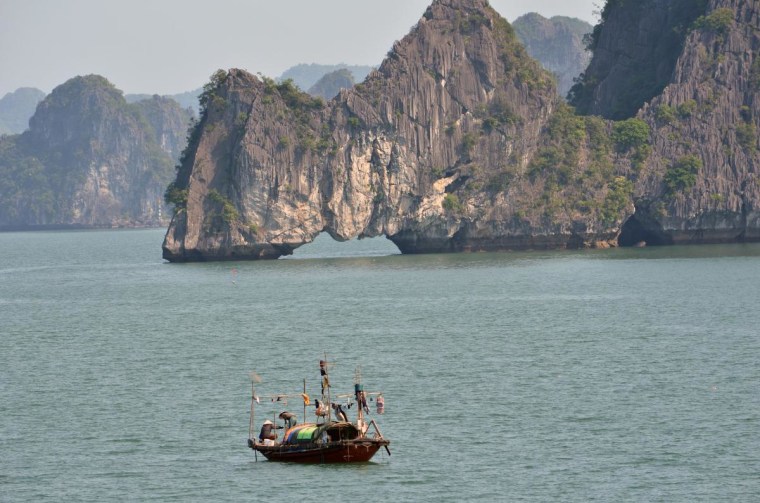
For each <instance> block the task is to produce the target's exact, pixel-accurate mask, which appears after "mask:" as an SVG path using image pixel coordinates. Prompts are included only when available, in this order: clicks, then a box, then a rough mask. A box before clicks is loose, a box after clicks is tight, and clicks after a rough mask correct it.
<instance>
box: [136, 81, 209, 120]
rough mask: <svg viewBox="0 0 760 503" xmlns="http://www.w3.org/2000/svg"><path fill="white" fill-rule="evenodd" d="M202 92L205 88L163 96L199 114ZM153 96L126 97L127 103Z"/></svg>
mask: <svg viewBox="0 0 760 503" xmlns="http://www.w3.org/2000/svg"><path fill="white" fill-rule="evenodd" d="M202 92H203V89H201V88H198V89H195V90H194V91H187V92H184V93H179V94H164V95H163V97H164V98H171V99H173V100H174V101H176V102H177V103H179V105H180V106H181V107H182V108H191V109H192V110H193V112H195V115H196V116H197V115H198V114H199V113H200V112H199V109H198V96H200V95H201V93H202ZM153 96H154V95H153V94H125V95H124V99H125V100H127V103H136V102H138V101H142V100H147V99H151V98H152V97H153Z"/></svg>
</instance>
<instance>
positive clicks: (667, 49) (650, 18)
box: [570, 0, 707, 120]
mask: <svg viewBox="0 0 760 503" xmlns="http://www.w3.org/2000/svg"><path fill="white" fill-rule="evenodd" d="M706 4H707V0H637V1H635V2H630V1H625V0H607V3H606V4H605V6H604V9H603V10H602V20H601V22H600V23H599V24H598V25H597V26H596V27H595V28H594V31H593V33H592V41H591V47H590V48H591V50H592V51H593V54H594V57H593V59H592V61H591V64H590V65H589V67H588V68H587V69H586V71H585V72H584V73H583V75H582V76H581V78H580V82H579V83H578V84H576V85H575V86H574V87H573V88H572V89H571V91H570V103H571V104H573V105H574V106H576V107H577V109H578V111H579V112H581V113H586V114H594V115H601V116H603V117H606V118H609V119H616V120H619V119H626V118H629V117H633V116H634V115H636V112H637V111H638V110H639V108H641V106H642V105H644V103H646V102H647V101H649V100H650V99H652V98H653V97H655V96H657V95H658V94H660V93H661V92H662V90H663V88H664V87H665V86H666V85H667V84H668V83H669V82H670V79H671V77H672V74H673V69H674V66H675V64H676V60H677V59H678V57H679V55H680V54H681V50H682V48H683V46H684V40H685V38H686V36H687V34H688V33H689V30H690V28H691V25H692V23H693V22H694V20H695V19H696V18H697V17H699V16H701V15H703V14H704V13H705V9H706Z"/></svg>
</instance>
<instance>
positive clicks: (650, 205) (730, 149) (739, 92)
mask: <svg viewBox="0 0 760 503" xmlns="http://www.w3.org/2000/svg"><path fill="white" fill-rule="evenodd" d="M692 26H693V29H692V30H691V31H690V33H689V34H688V36H687V38H686V42H685V45H684V47H685V49H684V50H683V51H682V53H681V54H680V56H679V58H678V60H677V62H676V64H675V67H674V71H673V76H672V78H671V81H670V82H669V84H668V85H667V87H665V89H664V90H663V92H662V93H661V94H660V95H659V96H658V97H656V98H655V99H653V100H652V101H651V102H650V103H648V104H647V105H646V106H645V107H644V108H643V109H642V110H641V111H640V112H639V116H640V117H642V118H643V119H645V120H646V121H647V122H648V123H649V124H650V125H651V126H652V130H653V134H652V147H653V153H652V156H651V158H650V162H649V163H648V164H647V165H646V168H645V169H644V171H643V172H642V174H641V177H640V178H639V181H638V183H637V184H636V190H635V197H636V199H637V202H636V206H637V211H636V215H635V216H634V218H633V219H632V222H631V225H633V226H639V227H640V232H639V233H640V234H641V235H640V236H639V237H642V236H643V237H642V239H644V240H646V238H647V237H649V241H651V242H655V243H656V242H662V243H712V242H727V241H746V240H750V241H756V240H758V239H760V136H758V130H759V128H760V31H759V30H758V27H760V4H758V2H752V1H745V0H712V1H711V2H709V5H708V7H707V10H706V12H705V14H704V15H702V16H700V17H699V18H697V19H696V20H695V21H694V23H693V25H692ZM632 234H634V235H635V234H636V233H635V232H633V233H632ZM622 238H623V239H626V236H625V235H624V236H622ZM629 239H635V238H629Z"/></svg>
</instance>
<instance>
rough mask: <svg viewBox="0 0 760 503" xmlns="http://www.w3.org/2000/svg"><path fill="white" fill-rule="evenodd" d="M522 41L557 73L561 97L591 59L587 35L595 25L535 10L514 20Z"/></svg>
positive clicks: (545, 65) (536, 57)
mask: <svg viewBox="0 0 760 503" xmlns="http://www.w3.org/2000/svg"><path fill="white" fill-rule="evenodd" d="M512 26H513V27H514V29H515V32H516V33H517V36H518V38H519V39H520V41H521V42H522V43H523V45H525V48H526V49H527V50H528V54H530V55H531V56H532V57H533V58H535V59H537V60H538V61H539V62H540V63H541V64H542V65H543V67H544V68H546V69H547V70H549V71H550V72H552V73H554V74H555V75H556V76H557V87H558V91H559V93H560V95H561V96H566V95H567V92H568V91H569V90H570V88H571V87H572V86H573V79H574V78H576V77H578V76H579V75H580V74H581V73H582V72H583V71H584V70H585V69H586V67H587V66H588V64H589V62H590V61H591V53H590V52H588V51H587V50H586V47H585V44H584V43H583V36H584V35H586V34H587V33H591V31H592V30H593V29H594V28H593V26H591V25H590V24H588V23H587V22H585V21H581V20H580V19H576V18H572V17H564V16H554V17H553V18H551V19H546V18H545V17H543V16H541V15H540V14H536V13H535V12H531V13H529V14H525V15H524V16H520V17H519V18H517V19H516V20H515V22H514V23H512Z"/></svg>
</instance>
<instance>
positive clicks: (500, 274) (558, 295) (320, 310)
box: [0, 230, 760, 502]
mask: <svg viewBox="0 0 760 503" xmlns="http://www.w3.org/2000/svg"><path fill="white" fill-rule="evenodd" d="M162 239H163V231H161V230H137V231H136V230H130V231H97V232H94V231H93V232H38V233H6V234H0V500H2V501H92V502H103V501H124V500H129V501H146V500H156V501H182V502H185V501H260V500H267V501H314V500H316V499H318V498H328V499H329V500H331V501H337V500H345V501H386V500H392V501H473V500H481V501H579V502H585V501H605V502H606V501H663V502H676V501H683V502H694V501H710V502H716V501H730V502H736V501H748V502H749V501H757V499H758V498H759V497H760V454H759V453H760V433H759V432H760V335H759V334H760V311H759V307H760V245H731V246H694V247H669V248H644V249H615V250H597V251H579V252H534V253H490V254H463V255H422V256H401V255H398V254H397V252H396V251H395V250H394V249H393V248H392V246H391V245H390V244H389V243H388V242H386V241H384V240H380V241H377V240H373V241H369V242H366V243H363V246H356V244H355V243H344V244H341V243H336V242H332V241H331V240H329V239H325V238H322V237H320V239H318V240H317V242H315V243H314V244H312V245H310V246H309V247H305V248H304V249H302V250H297V251H296V256H295V257H293V258H289V259H281V260H278V261H273V262H238V263H207V264H169V263H165V262H164V261H163V260H162V259H161V250H160V245H161V241H162ZM360 244H361V243H360ZM352 254H361V255H363V256H361V257H350V256H347V255H352ZM325 352H327V354H328V355H329V356H330V358H331V359H333V360H334V361H335V363H336V365H335V368H334V369H333V372H332V374H331V380H332V381H333V383H334V384H335V386H336V387H337V388H340V387H343V388H345V390H346V391H350V389H351V385H352V376H353V372H354V368H355V367H356V366H357V365H360V366H361V369H362V373H363V376H364V382H365V384H366V386H367V387H368V388H371V389H382V390H383V391H384V392H385V398H386V413H385V414H384V415H383V416H379V417H378V416H376V415H375V414H374V413H373V415H372V416H371V417H374V418H376V419H378V422H379V424H380V427H381V428H382V430H383V433H384V434H385V436H386V437H388V438H390V439H391V441H392V444H391V446H390V448H391V452H392V455H391V456H390V457H389V456H388V455H387V454H385V453H384V451H381V452H380V453H379V454H378V455H377V456H376V457H375V459H374V462H372V463H369V464H362V465H354V466H348V465H344V466H327V465H290V464H278V463H270V462H266V461H263V460H262V458H261V457H259V458H258V462H257V461H256V459H255V457H254V453H253V452H252V451H251V450H250V449H248V448H247V447H246V438H247V434H248V412H249V405H250V391H251V383H250V380H249V372H250V371H255V372H256V373H258V374H259V375H260V376H261V377H262V379H263V382H262V383H260V384H258V385H257V386H258V389H259V390H261V392H262V393H265V392H268V391H281V390H293V391H298V390H300V388H301V386H302V380H303V379H304V378H306V379H307V381H308V384H309V393H310V394H312V395H313V394H315V393H317V392H318V383H319V369H318V360H319V359H320V358H321V357H322V355H323V354H324V353H325ZM291 408H292V409H293V411H294V412H295V413H296V414H297V415H298V416H299V420H302V419H303V418H302V417H301V416H302V415H303V413H302V408H301V406H300V405H297V406H291ZM309 419H313V417H312V418H309Z"/></svg>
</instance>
